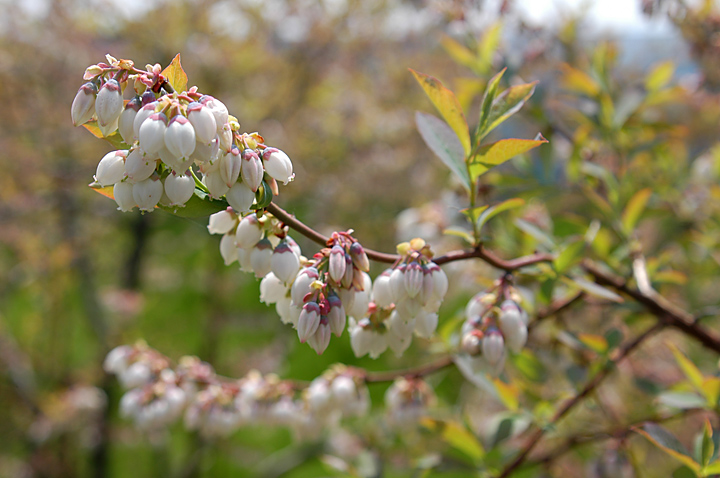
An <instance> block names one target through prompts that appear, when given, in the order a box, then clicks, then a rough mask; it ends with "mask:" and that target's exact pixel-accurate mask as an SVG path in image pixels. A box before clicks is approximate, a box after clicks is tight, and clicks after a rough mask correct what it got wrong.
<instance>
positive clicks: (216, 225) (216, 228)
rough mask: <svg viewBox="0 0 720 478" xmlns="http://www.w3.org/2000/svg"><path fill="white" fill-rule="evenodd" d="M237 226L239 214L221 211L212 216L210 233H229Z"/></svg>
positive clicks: (209, 226) (209, 227) (209, 225)
mask: <svg viewBox="0 0 720 478" xmlns="http://www.w3.org/2000/svg"><path fill="white" fill-rule="evenodd" d="M235 226H237V216H236V215H235V214H233V213H232V212H230V211H220V212H216V213H215V214H212V215H211V216H210V223H209V224H208V227H207V228H208V232H209V233H210V234H227V233H228V232H230V231H232V230H233V229H235Z"/></svg>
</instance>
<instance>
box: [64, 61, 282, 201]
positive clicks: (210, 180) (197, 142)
mask: <svg viewBox="0 0 720 478" xmlns="http://www.w3.org/2000/svg"><path fill="white" fill-rule="evenodd" d="M108 61H109V63H110V64H105V63H100V64H98V65H94V67H90V68H89V69H88V70H87V71H86V74H85V79H87V80H90V81H88V82H87V83H85V84H84V85H83V86H81V87H80V89H79V90H78V93H77V95H76V96H75V99H74V101H73V104H72V108H71V113H72V119H73V123H74V124H75V125H76V126H77V125H81V124H84V123H87V122H89V121H91V120H92V119H93V118H95V119H96V124H97V126H98V127H99V128H100V131H101V133H102V134H103V136H106V137H107V136H111V135H113V134H114V133H115V132H116V131H117V132H118V133H119V135H120V137H122V140H123V141H124V142H125V143H126V144H127V145H129V149H126V150H118V151H114V152H111V153H109V154H108V155H106V156H105V157H104V158H102V160H101V161H100V164H98V168H97V173H96V175H95V182H96V184H97V185H99V186H101V187H105V186H113V193H114V197H115V199H116V201H117V203H118V206H119V209H120V210H122V211H130V210H132V209H133V208H134V207H135V206H138V207H139V208H140V210H142V211H147V212H150V211H152V210H153V208H154V207H155V206H156V205H157V204H158V203H160V204H162V205H165V206H171V207H183V206H184V205H185V204H186V203H187V201H188V200H189V199H190V198H191V197H192V196H193V194H194V193H195V187H196V181H195V178H194V175H195V172H196V171H194V170H193V168H195V169H196V170H197V172H198V173H202V184H198V187H199V188H200V189H202V190H204V192H207V193H209V194H210V196H211V197H213V198H221V197H225V199H226V200H227V201H228V203H229V204H230V206H232V207H233V208H234V209H235V210H236V211H238V212H249V211H250V210H251V208H253V205H254V204H258V203H259V204H260V205H264V204H266V203H267V202H269V200H270V198H271V197H272V195H273V194H274V195H277V194H278V185H277V182H278V181H279V182H282V183H283V184H287V183H288V182H289V181H291V180H292V179H293V178H294V174H293V165H292V161H291V160H290V158H289V157H288V156H287V154H285V153H284V152H282V151H280V150H279V149H277V148H272V147H268V146H266V145H265V144H264V139H263V138H262V136H260V135H259V134H258V133H252V134H248V133H242V134H241V133H240V132H239V129H240V124H239V122H238V120H237V119H236V118H235V117H234V116H232V115H230V114H229V113H228V109H227V107H226V106H225V105H224V104H223V103H222V102H221V101H219V100H218V99H216V98H213V97H212V96H209V95H204V94H202V93H200V92H199V91H198V89H197V87H192V88H190V89H188V90H187V91H183V92H176V91H173V90H172V88H171V87H170V86H169V84H168V83H167V82H166V80H165V78H164V77H163V76H162V74H161V73H160V70H159V68H160V67H159V65H148V67H147V71H146V72H143V71H141V70H137V69H135V68H134V67H133V64H132V62H129V61H127V60H115V59H114V58H112V57H108ZM130 83H132V84H133V85H134V88H135V93H136V95H135V96H134V97H132V98H131V99H130V100H127V101H126V100H124V99H123V91H124V90H125V87H126V86H127V85H128V84H130Z"/></svg>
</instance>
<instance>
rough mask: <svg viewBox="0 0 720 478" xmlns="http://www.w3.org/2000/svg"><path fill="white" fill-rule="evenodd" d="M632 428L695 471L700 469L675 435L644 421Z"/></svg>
mask: <svg viewBox="0 0 720 478" xmlns="http://www.w3.org/2000/svg"><path fill="white" fill-rule="evenodd" d="M633 430H634V431H635V432H637V433H639V434H641V435H642V436H644V437H645V438H647V439H648V440H650V442H651V443H652V444H653V445H655V446H656V447H658V448H660V449H661V450H662V451H664V452H665V453H667V454H668V455H670V456H672V457H673V458H675V459H677V460H678V461H680V462H681V463H683V464H684V465H685V466H687V467H688V468H690V469H691V470H693V471H694V472H695V473H698V472H699V471H700V464H699V463H697V462H696V461H695V460H693V459H692V458H691V457H690V455H689V454H688V452H687V450H685V447H683V446H682V444H681V443H680V442H679V441H678V439H677V438H675V436H674V435H673V434H672V433H670V432H669V431H667V430H666V429H665V428H663V427H661V426H660V425H658V424H656V423H645V424H644V425H643V426H642V428H641V427H633Z"/></svg>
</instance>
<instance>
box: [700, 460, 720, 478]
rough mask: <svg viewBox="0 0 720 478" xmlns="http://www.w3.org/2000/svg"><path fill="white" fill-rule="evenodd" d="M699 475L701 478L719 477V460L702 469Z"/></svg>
mask: <svg viewBox="0 0 720 478" xmlns="http://www.w3.org/2000/svg"><path fill="white" fill-rule="evenodd" d="M700 474H701V475H702V476H711V475H720V460H718V461H716V462H714V463H710V464H709V465H707V466H705V467H703V469H702V470H700Z"/></svg>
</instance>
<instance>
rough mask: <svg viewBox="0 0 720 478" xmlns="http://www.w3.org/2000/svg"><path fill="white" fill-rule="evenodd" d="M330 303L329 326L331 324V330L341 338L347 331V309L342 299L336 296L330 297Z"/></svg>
mask: <svg viewBox="0 0 720 478" xmlns="http://www.w3.org/2000/svg"><path fill="white" fill-rule="evenodd" d="M328 302H329V303H330V310H329V311H328V313H327V318H328V324H330V330H331V331H332V333H333V334H335V336H337V337H340V336H341V335H342V333H343V330H345V322H346V316H345V308H344V307H343V303H342V301H341V300H340V298H339V297H338V296H336V295H331V296H330V297H328Z"/></svg>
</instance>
